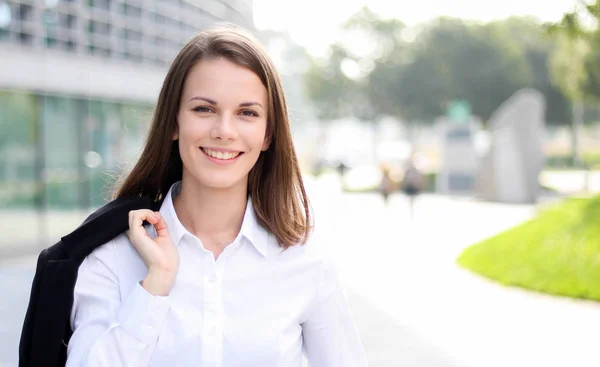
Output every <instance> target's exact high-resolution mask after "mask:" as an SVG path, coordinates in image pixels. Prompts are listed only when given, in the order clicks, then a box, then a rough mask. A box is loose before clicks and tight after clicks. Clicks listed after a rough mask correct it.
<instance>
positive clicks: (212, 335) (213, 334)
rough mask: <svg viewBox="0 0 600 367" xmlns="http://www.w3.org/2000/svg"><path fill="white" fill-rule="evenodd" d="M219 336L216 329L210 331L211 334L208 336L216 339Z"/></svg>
mask: <svg viewBox="0 0 600 367" xmlns="http://www.w3.org/2000/svg"><path fill="white" fill-rule="evenodd" d="M216 334H217V332H216V331H215V329H214V328H212V329H210V332H209V333H208V336H211V337H214V336H215V335H216Z"/></svg>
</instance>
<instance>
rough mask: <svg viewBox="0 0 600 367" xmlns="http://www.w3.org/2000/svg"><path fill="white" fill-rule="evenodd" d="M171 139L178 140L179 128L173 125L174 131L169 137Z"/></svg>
mask: <svg viewBox="0 0 600 367" xmlns="http://www.w3.org/2000/svg"><path fill="white" fill-rule="evenodd" d="M171 139H173V140H177V139H179V126H177V125H175V130H174V131H173V136H172V137H171Z"/></svg>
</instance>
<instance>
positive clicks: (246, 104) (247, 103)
mask: <svg viewBox="0 0 600 367" xmlns="http://www.w3.org/2000/svg"><path fill="white" fill-rule="evenodd" d="M250 106H259V107H260V108H262V109H264V107H263V105H261V104H260V103H258V102H244V103H240V107H250Z"/></svg>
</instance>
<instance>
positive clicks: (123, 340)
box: [67, 240, 169, 367]
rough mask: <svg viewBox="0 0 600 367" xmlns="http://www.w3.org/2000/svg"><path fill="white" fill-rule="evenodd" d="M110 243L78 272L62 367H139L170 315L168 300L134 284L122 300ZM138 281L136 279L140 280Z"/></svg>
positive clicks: (96, 251)
mask: <svg viewBox="0 0 600 367" xmlns="http://www.w3.org/2000/svg"><path fill="white" fill-rule="evenodd" d="M117 273H118V272H117V266H116V259H115V243H114V240H113V241H111V242H109V243H107V244H106V245H104V246H101V247H100V248H98V249H96V250H95V251H94V252H93V253H92V254H90V256H88V257H87V258H86V259H85V260H84V262H83V263H82V264H81V266H80V268H79V275H78V278H77V283H76V285H75V291H74V302H73V310H72V313H71V327H72V328H73V330H74V332H73V336H72V337H71V340H70V341H69V345H68V359H67V366H107V367H109V366H110V367H116V366H144V365H147V364H148V362H149V361H150V359H151V356H152V352H153V350H154V348H155V346H156V342H157V340H158V335H159V331H160V328H161V326H162V324H163V322H164V320H165V318H166V315H167V313H168V311H169V297H168V296H166V297H159V296H153V295H152V294H150V293H149V292H148V291H146V290H145V289H144V288H143V287H142V286H141V284H140V283H138V280H131V281H132V282H135V285H134V286H133V287H132V291H131V292H130V294H128V295H127V296H125V297H124V298H123V299H121V295H120V290H119V281H126V280H120V279H119V278H118V276H117ZM140 280H141V279H140Z"/></svg>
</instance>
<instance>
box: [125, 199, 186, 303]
mask: <svg viewBox="0 0 600 367" xmlns="http://www.w3.org/2000/svg"><path fill="white" fill-rule="evenodd" d="M144 221H147V222H148V223H150V224H152V225H153V226H154V228H156V233H157V237H156V238H151V237H150V236H148V233H146V229H145V228H144V225H143V223H144ZM126 234H127V237H129V240H130V241H131V243H132V244H133V246H134V247H135V249H136V250H137V252H138V253H139V254H140V256H141V257H142V259H143V260H144V263H145V264H146V267H147V268H148V275H146V278H145V279H144V281H143V282H142V286H143V287H144V289H146V290H147V291H148V292H149V293H151V294H153V295H155V296H167V295H169V293H170V292H171V289H172V288H173V285H174V284H175V278H176V277H177V271H178V270H179V252H178V251H177V247H175V245H174V244H173V242H172V241H171V236H170V235H169V231H168V228H167V223H166V222H165V220H164V218H163V217H162V216H161V215H160V213H159V212H153V211H151V210H147V209H140V210H132V211H130V212H129V230H128V231H127V232H126Z"/></svg>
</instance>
